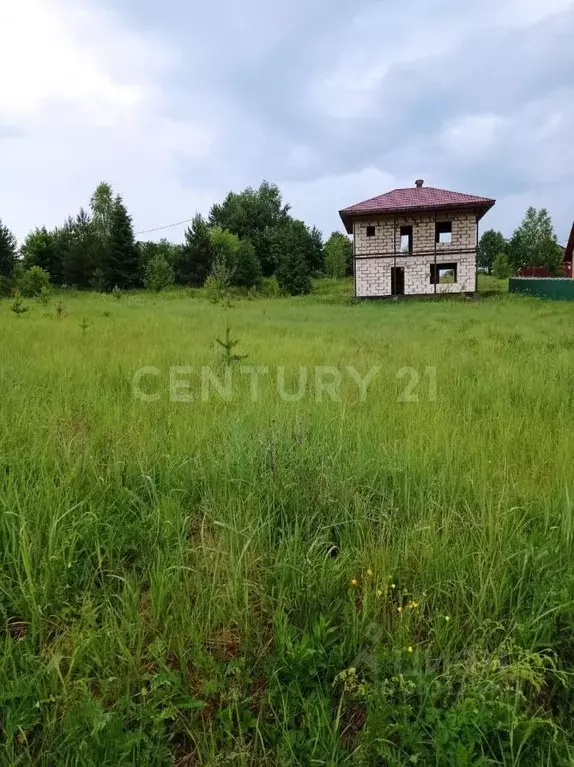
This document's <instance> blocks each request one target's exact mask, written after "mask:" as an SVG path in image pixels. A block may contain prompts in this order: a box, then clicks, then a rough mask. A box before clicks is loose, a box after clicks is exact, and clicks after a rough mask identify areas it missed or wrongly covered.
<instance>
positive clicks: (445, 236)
mask: <svg viewBox="0 0 574 767" xmlns="http://www.w3.org/2000/svg"><path fill="white" fill-rule="evenodd" d="M435 241H436V242H437V243H439V244H444V245H450V244H451V243H452V221H437V222H436V226H435Z"/></svg>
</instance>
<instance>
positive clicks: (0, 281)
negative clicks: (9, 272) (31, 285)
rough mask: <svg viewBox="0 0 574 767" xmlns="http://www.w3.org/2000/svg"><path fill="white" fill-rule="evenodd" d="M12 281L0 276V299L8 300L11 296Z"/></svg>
mask: <svg viewBox="0 0 574 767" xmlns="http://www.w3.org/2000/svg"><path fill="white" fill-rule="evenodd" d="M12 287H13V286H12V279H11V278H10V277H5V276H4V275H3V274H0V298H8V296H10V295H11V294H12Z"/></svg>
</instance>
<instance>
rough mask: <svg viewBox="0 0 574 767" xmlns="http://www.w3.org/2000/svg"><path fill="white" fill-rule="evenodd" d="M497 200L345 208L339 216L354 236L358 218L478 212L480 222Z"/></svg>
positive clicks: (349, 232)
mask: <svg viewBox="0 0 574 767" xmlns="http://www.w3.org/2000/svg"><path fill="white" fill-rule="evenodd" d="M495 204H496V200H487V201H484V202H483V201H481V202H479V203H477V202H466V203H460V202H459V203H444V204H442V205H421V206H420V207H417V208H413V207H406V208H393V209H391V210H389V209H388V208H381V209H378V210H377V209H376V208H374V209H373V210H363V211H354V210H352V209H350V208H343V210H340V211H339V216H340V217H341V220H342V222H343V224H344V226H345V229H346V230H347V232H348V234H353V221H355V219H358V218H372V217H373V216H396V215H397V214H399V213H400V214H403V213H410V214H417V213H428V212H429V211H435V210H436V211H446V210H476V212H477V216H478V220H479V221H480V219H481V218H482V217H483V216H484V215H486V213H488V211H489V210H490V209H491V208H492V207H494V205H495Z"/></svg>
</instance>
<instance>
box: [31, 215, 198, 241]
mask: <svg viewBox="0 0 574 767" xmlns="http://www.w3.org/2000/svg"><path fill="white" fill-rule="evenodd" d="M192 221H193V218H186V219H185V221H177V222H176V223H175V224H166V225H165V226H156V227H155V228H154V229H141V230H140V231H139V232H134V237H135V236H136V235H138V234H150V233H151V232H161V231H163V230H164V229H172V228H173V227H174V226H183V224H191V222H192ZM25 239H26V237H16V242H23V241H24V240H25Z"/></svg>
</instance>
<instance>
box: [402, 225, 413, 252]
mask: <svg viewBox="0 0 574 767" xmlns="http://www.w3.org/2000/svg"><path fill="white" fill-rule="evenodd" d="M412 252H413V228H412V226H401V253H412Z"/></svg>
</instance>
